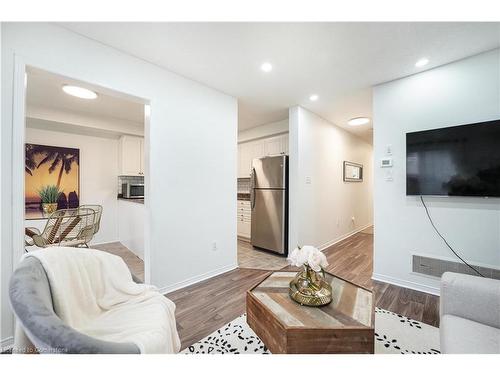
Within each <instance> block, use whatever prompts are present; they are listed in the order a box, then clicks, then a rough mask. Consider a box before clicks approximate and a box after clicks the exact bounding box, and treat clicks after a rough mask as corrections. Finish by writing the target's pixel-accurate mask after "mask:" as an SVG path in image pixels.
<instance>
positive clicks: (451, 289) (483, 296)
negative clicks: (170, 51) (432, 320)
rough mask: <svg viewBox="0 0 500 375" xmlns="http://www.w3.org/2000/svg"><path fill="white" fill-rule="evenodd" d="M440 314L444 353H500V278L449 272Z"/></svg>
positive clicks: (444, 280)
mask: <svg viewBox="0 0 500 375" xmlns="http://www.w3.org/2000/svg"><path fill="white" fill-rule="evenodd" d="M440 316H441V324H440V327H439V328H440V341H441V352H442V353H444V354H465V353H478V354H479V353H480V354H486V353H497V354H498V353H500V280H494V279H489V278H483V277H477V276H470V275H464V274H459V273H453V272H445V273H444V274H443V276H442V278H441V298H440Z"/></svg>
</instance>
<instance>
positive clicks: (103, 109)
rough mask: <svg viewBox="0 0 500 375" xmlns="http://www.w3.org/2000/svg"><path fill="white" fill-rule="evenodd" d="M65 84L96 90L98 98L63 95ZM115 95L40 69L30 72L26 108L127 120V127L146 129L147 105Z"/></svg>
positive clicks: (31, 69) (89, 84) (29, 69)
mask: <svg viewBox="0 0 500 375" xmlns="http://www.w3.org/2000/svg"><path fill="white" fill-rule="evenodd" d="M65 84H70V85H76V86H81V87H85V88H87V89H90V90H93V91H95V92H96V93H97V94H98V97H97V98H96V99H93V100H86V99H80V98H76V97H74V96H70V95H68V94H66V93H64V92H63V91H62V86H63V85H65ZM124 96H125V95H123V94H119V93H116V94H114V93H112V92H111V91H110V90H107V89H103V88H100V87H98V86H94V85H92V84H91V83H86V82H80V81H76V80H74V79H69V78H65V77H63V76H60V75H57V74H53V73H49V72H46V71H44V70H40V69H36V68H32V67H30V68H28V69H27V89H26V104H27V107H28V110H31V109H35V108H36V109H37V112H39V110H38V109H40V108H41V109H43V110H44V111H45V110H47V109H51V110H57V111H60V113H73V114H75V113H76V114H80V115H86V116H89V117H91V118H99V119H103V120H106V119H109V120H112V119H113V120H114V119H117V120H124V122H126V124H127V125H134V124H135V126H137V127H143V126H144V104H142V103H140V102H139V101H136V100H135V99H134V98H126V99H125V98H124ZM31 112H33V111H31Z"/></svg>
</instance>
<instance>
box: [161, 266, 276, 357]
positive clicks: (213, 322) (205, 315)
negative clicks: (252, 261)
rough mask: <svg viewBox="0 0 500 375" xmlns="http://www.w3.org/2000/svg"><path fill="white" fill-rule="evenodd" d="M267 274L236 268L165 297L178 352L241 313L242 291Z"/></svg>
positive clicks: (243, 304)
mask: <svg viewBox="0 0 500 375" xmlns="http://www.w3.org/2000/svg"><path fill="white" fill-rule="evenodd" d="M269 274H270V272H268V271H262V270H254V269H245V268H237V269H235V270H233V271H230V272H227V273H224V274H222V275H220V276H216V277H213V278H211V279H209V280H206V281H202V282H200V283H197V284H193V285H191V286H188V287H186V288H183V289H180V290H177V291H175V292H172V293H169V294H167V295H166V296H167V297H168V298H169V299H171V300H172V301H173V302H175V304H176V310H175V317H176V321H177V330H178V332H179V336H180V339H181V343H182V349H184V348H186V347H187V346H189V345H191V344H193V343H195V342H197V341H198V340H200V339H202V338H203V337H205V336H206V335H208V334H209V333H212V332H213V331H215V330H216V329H217V328H220V327H221V326H223V325H224V324H226V323H228V322H230V321H231V320H233V319H235V318H236V317H238V316H240V315H241V314H243V313H244V312H245V298H246V297H245V296H246V291H247V290H249V289H251V288H252V287H253V286H255V285H256V284H258V283H259V282H260V281H261V280H263V279H264V278H265V277H266V276H267V275H269Z"/></svg>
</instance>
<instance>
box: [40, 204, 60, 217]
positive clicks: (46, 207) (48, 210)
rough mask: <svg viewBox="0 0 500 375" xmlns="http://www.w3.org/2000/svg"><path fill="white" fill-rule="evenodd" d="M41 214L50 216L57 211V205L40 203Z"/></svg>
mask: <svg viewBox="0 0 500 375" xmlns="http://www.w3.org/2000/svg"><path fill="white" fill-rule="evenodd" d="M42 208H43V212H44V213H45V214H47V215H50V214H51V213H53V212H54V211H55V210H57V203H42Z"/></svg>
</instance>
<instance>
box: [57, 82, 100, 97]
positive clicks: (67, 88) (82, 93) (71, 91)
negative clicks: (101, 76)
mask: <svg viewBox="0 0 500 375" xmlns="http://www.w3.org/2000/svg"><path fill="white" fill-rule="evenodd" d="M62 89H63V91H64V92H65V93H66V94H68V95H71V96H76V97H77V98H81V99H95V98H97V94H96V93H95V92H94V91H92V90H89V89H84V88H83V87H78V86H72V85H64V86H63V87H62Z"/></svg>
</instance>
